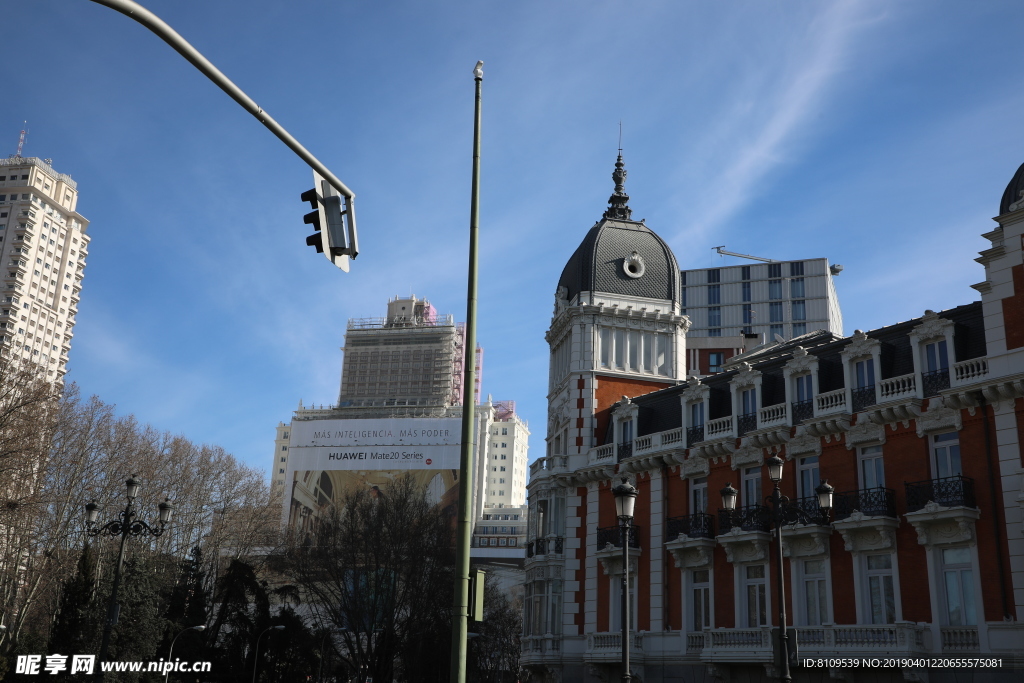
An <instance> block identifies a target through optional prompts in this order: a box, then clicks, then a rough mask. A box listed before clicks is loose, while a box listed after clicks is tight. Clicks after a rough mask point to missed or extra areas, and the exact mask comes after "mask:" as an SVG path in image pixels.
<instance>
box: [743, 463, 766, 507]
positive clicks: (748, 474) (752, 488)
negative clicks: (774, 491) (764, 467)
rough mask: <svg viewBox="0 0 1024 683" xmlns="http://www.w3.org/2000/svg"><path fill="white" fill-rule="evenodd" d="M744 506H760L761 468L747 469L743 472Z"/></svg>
mask: <svg viewBox="0 0 1024 683" xmlns="http://www.w3.org/2000/svg"><path fill="white" fill-rule="evenodd" d="M740 502H741V503H743V505H744V506H750V505H760V504H761V468H760V467H747V468H745V469H744V470H743V500H742V501H740Z"/></svg>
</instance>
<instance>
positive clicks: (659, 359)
mask: <svg viewBox="0 0 1024 683" xmlns="http://www.w3.org/2000/svg"><path fill="white" fill-rule="evenodd" d="M655 342H656V348H655V351H654V353H655V356H654V358H655V365H656V366H657V369H658V374H659V375H665V376H668V375H671V374H672V341H671V337H669V335H667V334H659V335H658V336H657V337H655Z"/></svg>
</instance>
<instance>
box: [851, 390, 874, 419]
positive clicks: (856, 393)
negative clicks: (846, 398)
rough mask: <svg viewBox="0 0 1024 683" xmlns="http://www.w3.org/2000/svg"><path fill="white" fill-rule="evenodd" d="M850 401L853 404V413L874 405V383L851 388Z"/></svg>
mask: <svg viewBox="0 0 1024 683" xmlns="http://www.w3.org/2000/svg"><path fill="white" fill-rule="evenodd" d="M850 402H851V404H852V406H853V412H855V413H859V412H861V411H863V410H864V409H865V408H867V407H868V406H873V405H875V403H876V402H877V401H876V399H875V385H874V384H869V385H867V386H866V387H857V388H856V389H851V390H850Z"/></svg>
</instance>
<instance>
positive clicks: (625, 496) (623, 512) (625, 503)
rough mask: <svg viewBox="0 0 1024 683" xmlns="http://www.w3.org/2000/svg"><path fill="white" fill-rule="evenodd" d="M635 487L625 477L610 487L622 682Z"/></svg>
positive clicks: (626, 680)
mask: <svg viewBox="0 0 1024 683" xmlns="http://www.w3.org/2000/svg"><path fill="white" fill-rule="evenodd" d="M636 494H637V489H636V487H635V486H633V485H631V484H630V483H629V482H628V481H627V480H626V478H625V477H623V478H622V483H621V484H619V485H618V486H616V487H615V488H613V489H612V495H613V496H615V516H616V517H618V518H619V538H620V539H621V540H622V602H621V606H622V683H630V681H631V680H632V678H633V677H632V674H631V673H630V671H629V614H630V612H629V537H630V535H631V534H630V532H631V531H632V529H631V526H632V524H633V506H634V505H635V504H636Z"/></svg>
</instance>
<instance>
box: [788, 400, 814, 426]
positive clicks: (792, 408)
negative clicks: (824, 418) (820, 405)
mask: <svg viewBox="0 0 1024 683" xmlns="http://www.w3.org/2000/svg"><path fill="white" fill-rule="evenodd" d="M789 414H790V415H792V416H793V424H800V423H801V422H803V421H804V420H809V419H811V418H812V417H814V401H813V400H810V399H808V400H807V401H793V403H791V404H790V405H789Z"/></svg>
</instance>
